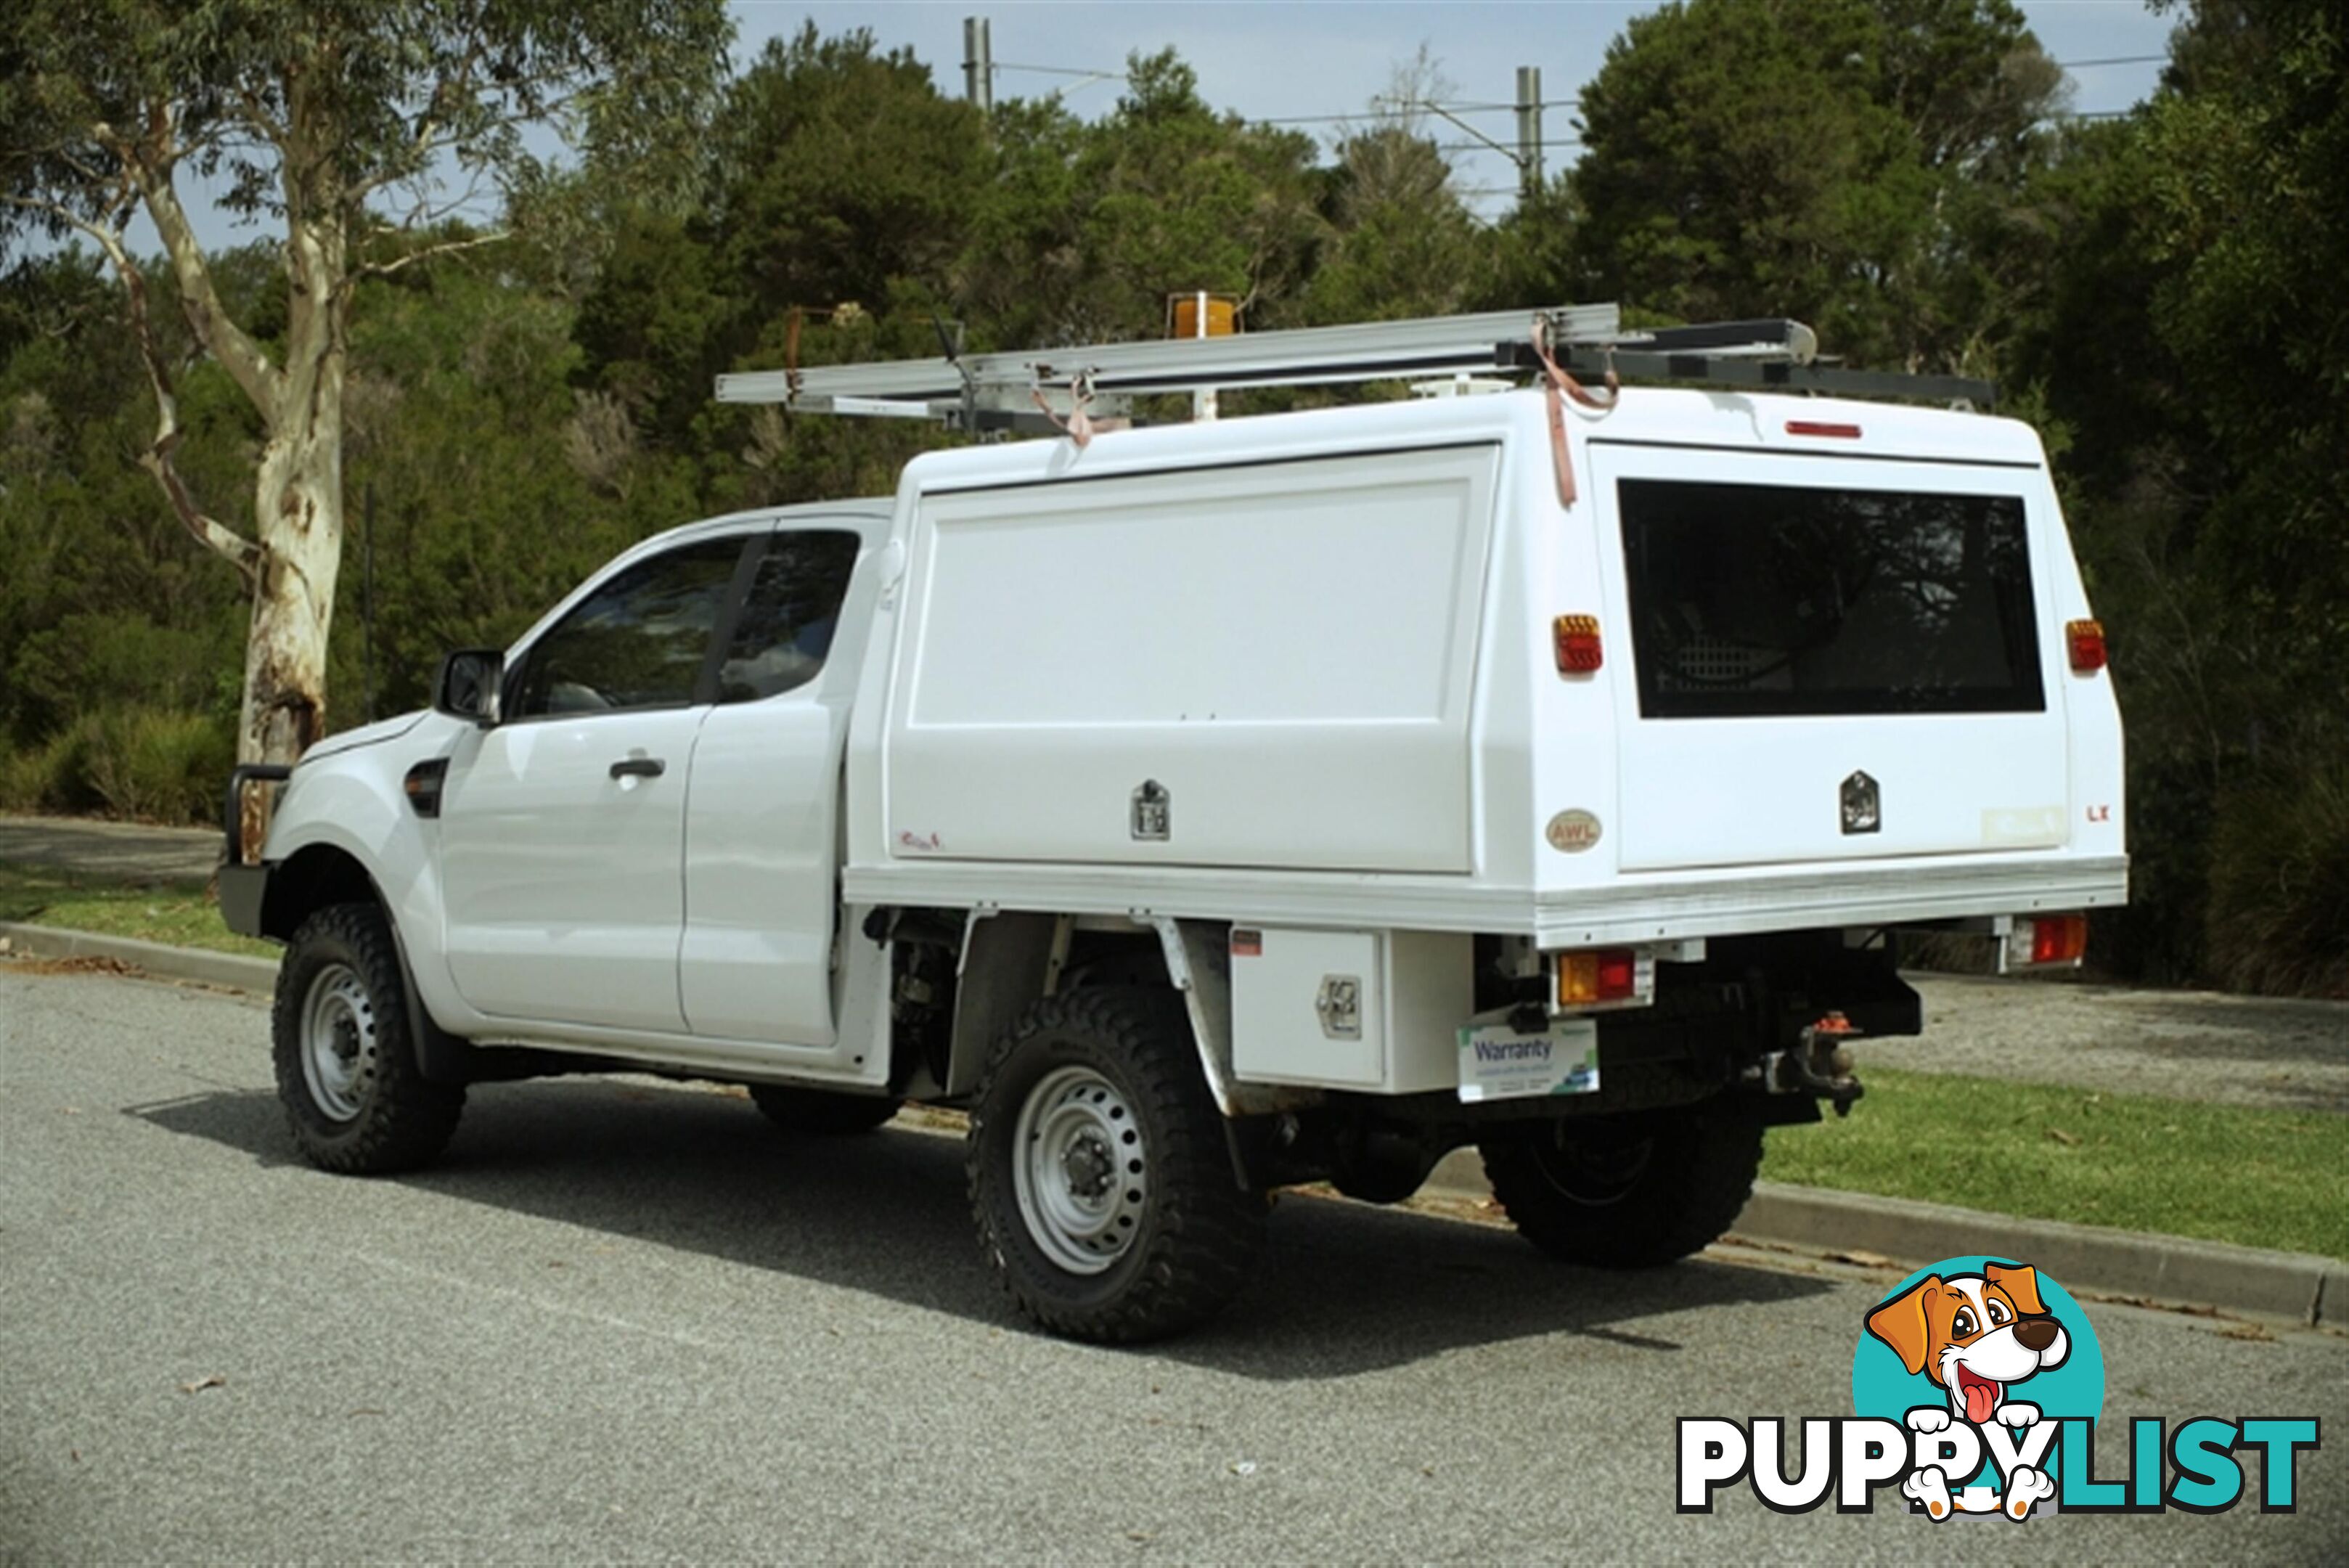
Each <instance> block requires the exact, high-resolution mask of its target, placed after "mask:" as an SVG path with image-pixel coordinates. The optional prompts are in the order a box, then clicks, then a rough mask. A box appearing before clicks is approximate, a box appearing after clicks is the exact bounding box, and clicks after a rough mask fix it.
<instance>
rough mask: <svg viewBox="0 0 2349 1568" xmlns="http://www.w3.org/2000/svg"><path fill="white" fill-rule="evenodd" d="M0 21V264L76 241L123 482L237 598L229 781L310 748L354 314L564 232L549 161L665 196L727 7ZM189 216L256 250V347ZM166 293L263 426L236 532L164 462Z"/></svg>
mask: <svg viewBox="0 0 2349 1568" xmlns="http://www.w3.org/2000/svg"><path fill="white" fill-rule="evenodd" d="M0 12H5V14H0V251H5V248H7V247H10V246H21V245H22V244H26V243H27V242H44V243H56V242H57V241H60V240H67V239H72V238H76V237H78V238H79V239H80V240H82V241H84V242H87V243H88V244H92V245H94V246H95V247H96V248H97V250H98V254H100V255H101V256H102V257H103V258H104V261H105V264H106V265H107V266H108V267H109V269H110V270H111V272H112V273H113V275H114V276H115V277H116V279H117V280H118V281H119V284H120V286H121V289H122V305H123V318H124V321H125V323H126V326H127V328H128V330H129V332H130V333H131V335H132V337H133V338H134V339H135V340H136V342H137V344H138V347H139V349H140V355H141V358H142V360H143V362H144V364H145V366H146V369H147V376H148V380H149V383H150V389H151V391H152V393H153V397H154V403H155V431H154V439H153V440H152V441H150V443H149V444H148V446H147V448H146V450H145V451H144V452H141V453H140V456H139V461H140V463H141V464H142V465H143V466H144V467H145V468H146V469H147V470H148V471H149V472H151V473H152V474H153V475H154V476H155V478H156V481H157V483H159V484H160V485H161V487H162V490H163V493H164V494H165V496H166V497H167V498H168V499H169V502H170V504H171V510H172V512H173V513H174V514H176V515H177V516H178V518H179V520H180V522H181V524H184V525H185V527H186V528H187V530H188V532H189V533H190V534H191V535H192V536H193V537H194V538H195V539H196V540H197V541H198V542H199V543H201V544H202V545H204V546H205V547H207V548H208V549H210V550H212V551H213V552H215V553H216V554H218V555H219V556H222V558H223V559H225V560H226V561H227V562H228V563H229V564H230V565H232V566H234V567H235V568H236V569H237V570H238V571H239V572H241V573H243V575H244V576H245V578H246V580H247V582H248V583H249V584H250V585H251V587H252V593H253V618H252V625H251V630H250V633H249V635H248V638H247V640H246V649H245V659H244V684H243V701H242V704H241V711H240V714H239V721H238V734H237V755H238V758H239V760H240V761H243V762H290V761H292V760H293V759H295V758H296V757H298V756H299V755H300V754H301V753H302V752H303V750H304V749H305V747H307V746H308V745H309V744H310V743H311V742H314V741H316V739H317V738H318V737H319V736H320V735H321V734H322V733H324V732H325V720H326V638H327V631H328V628H329V626H330V624H331V621H332V617H333V610H334V598H335V580H336V570H337V567H338V565H339V562H340V559H341V556H342V546H343V473H342V443H343V393H344V383H345V378H346V376H347V371H348V369H349V365H348V353H349V350H348V344H349V337H348V331H347V328H348V324H349V317H350V313H351V309H352V306H353V301H354V297H355V295H356V291H357V289H358V287H359V286H360V284H361V283H362V282H364V281H365V280H366V279H367V278H369V277H378V276H383V275H389V274H393V273H397V272H398V271H400V270H402V269H403V268H408V267H412V266H415V265H418V264H419V263H420V262H424V261H426V260H428V259H430V258H433V257H436V256H442V255H446V254H450V253H451V252H455V251H460V250H469V249H475V248H479V247H482V246H485V245H491V244H496V243H498V242H501V241H502V240H505V239H507V238H509V237H510V235H511V234H512V232H513V230H514V228H515V227H516V226H517V225H520V226H523V227H525V228H527V227H531V226H533V225H537V226H541V227H542V229H543V231H545V232H560V231H561V229H562V227H563V225H564V215H565V213H575V206H574V202H575V200H576V199H577V197H578V194H579V192H581V191H582V189H583V188H585V184H586V182H585V181H583V180H581V179H580V178H578V177H576V176H575V175H574V174H569V173H566V172H565V171H564V169H563V168H562V167H561V164H562V161H563V155H562V154H560V153H557V152H555V151H554V149H555V148H556V147H557V146H558V145H560V146H561V147H563V148H564V149H565V150H567V151H568V152H570V153H571V154H573V155H575V156H576V157H577V158H578V159H580V160H582V161H584V165H585V167H586V168H589V169H592V170H594V171H595V174H596V180H595V188H596V189H598V190H600V191H603V192H606V193H607V194H608V193H612V192H621V193H624V194H625V193H626V192H629V191H631V190H636V191H644V192H651V191H658V190H661V189H664V188H667V189H670V190H674V189H675V188H676V185H677V182H675V181H674V180H673V178H672V177H671V176H672V171H674V170H676V169H677V168H679V167H681V166H682V155H683V154H685V153H686V152H687V151H688V149H689V148H690V146H691V143H692V142H693V140H695V139H696V138H697V137H698V135H699V134H700V133H701V132H702V130H703V129H704V126H705V122H706V117H707V114H708V111H709V105H710V104H711V102H712V101H713V98H714V94H715V91H716V89H717V87H718V85H719V82H720V81H721V80H722V79H723V77H724V74H725V68H726V67H725V51H726V47H727V44H728V42H729V40H730V34H731V29H730V24H729V23H728V21H727V19H726V16H725V12H724V7H723V5H722V0H10V4H9V5H7V6H5V8H0ZM526 131H531V132H533V135H532V136H531V137H530V138H529V139H528V140H525V134H524V133H525V132H526ZM206 199H209V200H211V201H212V202H215V203H217V205H219V206H220V207H222V208H223V209H225V210H226V211H227V212H228V213H230V214H233V215H234V216H236V217H239V218H242V219H245V220H248V221H252V222H256V223H261V224H263V225H264V232H265V233H268V234H271V235H272V239H273V244H274V246H275V248H276V250H277V253H278V260H279V263H280V265H281V268H282V272H283V276H284V286H285V296H284V297H285V311H284V317H283V323H282V326H280V327H277V328H276V330H274V332H272V333H271V334H269V335H268V336H267V337H264V336H263V335H262V334H261V333H260V332H258V331H256V330H254V327H253V326H252V324H251V322H250V321H249V320H248V321H246V322H240V321H239V320H238V319H236V317H235V315H234V313H233V311H232V309H231V308H230V306H229V305H228V304H227V303H225V302H224V301H223V299H222V293H221V291H220V288H219V287H218V286H217V284H216V281H215V278H214V270H213V266H212V256H211V255H210V254H208V249H207V244H206V240H205V238H204V236H203V235H202V234H200V233H199V231H198V225H197V223H195V222H194V220H193V219H192V217H191V212H190V203H191V202H196V201H202V200H206ZM142 217H143V218H144V219H145V220H146V221H147V222H148V223H150V225H151V226H152V229H153V234H154V236H155V238H156V239H157V240H159V241H160V244H161V246H162V256H161V258H160V263H158V264H156V265H155V266H154V267H153V269H152V270H153V272H154V273H155V274H156V275H157V276H156V278H155V280H154V281H153V282H150V269H149V267H147V266H145V265H142V263H141V259H140V256H139V255H138V254H134V250H133V244H134V234H133V232H132V227H131V225H132V224H133V223H135V222H136V221H137V220H138V219H140V218H142ZM136 237H138V238H143V236H136ZM571 237H572V238H574V239H576V238H578V237H580V235H579V234H576V233H574V234H573V235H572V236H571ZM166 277H167V278H168V279H169V282H170V284H171V294H175V295H176V296H177V298H176V306H177V308H178V309H180V310H181V312H182V313H183V314H184V315H185V317H186V320H187V324H188V327H189V328H190V330H191V333H192V335H193V341H194V343H195V344H196V346H197V347H198V348H200V349H201V351H202V352H203V353H205V354H208V355H209V356H210V357H211V358H213V359H214V360H215V361H217V362H218V363H219V365H220V366H221V367H222V369H224V370H225V371H226V372H227V373H228V375H229V376H230V378H231V379H233V380H234V382H235V383H236V385H237V386H238V388H239V389H242V391H243V394H244V396H245V398H246V399H248V400H250V401H251V403H252V405H253V407H254V410H255V412H256V414H257V415H258V419H259V426H260V437H261V439H260V444H259V451H258V454H257V458H256V461H255V465H254V491H253V509H252V513H251V515H250V517H249V518H246V517H242V516H239V515H238V514H236V513H235V512H234V511H232V510H229V509H227V508H226V507H224V506H222V505H221V504H220V502H221V498H217V497H212V498H206V497H200V496H198V495H196V494H195V493H192V491H191V488H190V486H189V485H188V484H187V483H185V482H184V481H183V480H182V478H181V474H180V472H179V469H178V467H177V465H176V464H175V462H174V461H173V452H174V451H175V449H176V448H177V447H178V446H179V444H180V442H181V436H182V433H183V432H182V429H181V421H180V414H179V400H178V394H177V390H176V386H175V381H176V372H177V370H178V369H180V367H178V366H176V365H175V364H174V363H173V356H172V354H171V350H170V349H169V348H167V346H166V343H165V341H164V335H162V334H160V333H159V332H158V330H157V313H158V312H159V311H162V310H167V309H170V308H172V305H173V302H172V300H171V298H170V296H167V295H165V294H164V292H163V290H161V289H160V287H158V286H156V284H158V283H160V281H161V280H162V279H163V278H166Z"/></svg>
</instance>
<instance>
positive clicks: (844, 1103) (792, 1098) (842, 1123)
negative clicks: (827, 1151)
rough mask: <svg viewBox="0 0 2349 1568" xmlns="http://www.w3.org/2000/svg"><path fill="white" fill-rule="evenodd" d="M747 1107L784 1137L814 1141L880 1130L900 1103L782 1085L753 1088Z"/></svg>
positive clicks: (891, 1097) (880, 1097)
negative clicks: (794, 1135)
mask: <svg viewBox="0 0 2349 1568" xmlns="http://www.w3.org/2000/svg"><path fill="white" fill-rule="evenodd" d="M750 1103H751V1104H752V1105H755V1106H758V1107H759V1108H760V1109H761V1110H762V1111H764V1112H766V1114H767V1119H768V1120H769V1121H771V1122H772V1123H774V1124H775V1125H776V1126H777V1127H781V1128H782V1129H783V1130H784V1131H785V1132H788V1133H799V1134H802V1135H812V1136H814V1137H854V1136H855V1135H856V1134H858V1133H869V1132H872V1131H874V1130H875V1129H877V1128H879V1127H882V1126H884V1125H885V1123H887V1121H888V1120H889V1118H890V1117H892V1116H895V1115H896V1114H897V1106H899V1105H900V1104H901V1103H902V1102H901V1101H899V1100H898V1098H897V1097H896V1096H895V1095H843V1094H841V1093H839V1092H837V1091H835V1090H831V1089H798V1088H792V1087H791V1086H789V1085H783V1084H753V1085H750Z"/></svg>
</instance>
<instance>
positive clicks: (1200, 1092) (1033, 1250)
mask: <svg viewBox="0 0 2349 1568" xmlns="http://www.w3.org/2000/svg"><path fill="white" fill-rule="evenodd" d="M965 1159H966V1163H965V1169H966V1171H967V1173H968V1177H969V1182H970V1201H971V1209H972V1211H973V1213H974V1215H975V1217H976V1218H977V1220H978V1233H979V1239H980V1241H981V1242H982V1244H983V1245H984V1246H985V1248H986V1251H987V1255H988V1262H991V1263H992V1264H993V1265H994V1267H995V1271H996V1273H997V1276H998V1277H999V1279H1000V1280H1001V1281H1002V1282H1003V1286H1004V1288H1005V1289H1006V1290H1007V1291H1009V1293H1010V1295H1011V1299H1012V1300H1013V1301H1014V1302H1015V1303H1018V1305H1019V1310H1020V1311H1021V1312H1023V1313H1025V1314H1027V1315H1028V1316H1029V1317H1030V1318H1032V1319H1033V1320H1035V1322H1036V1323H1038V1324H1040V1325H1042V1326H1043V1327H1045V1328H1047V1329H1050V1331H1052V1332H1053V1333H1055V1334H1067V1335H1069V1336H1070V1337H1071V1338H1075V1339H1086V1340H1093V1341H1098V1342H1102V1343H1112V1344H1133V1343H1136V1342H1139V1341H1143V1340H1149V1339H1157V1338H1162V1337H1164V1335H1167V1334H1174V1333H1178V1332H1180V1331H1181V1330H1183V1329H1186V1328H1189V1327H1192V1326H1194V1325H1195V1324H1199V1323H1201V1322H1204V1321H1205V1320H1206V1319H1207V1318H1209V1317H1211V1316H1213V1315H1214V1314H1216V1313H1217V1312H1219V1311H1220V1310H1222V1308H1223V1306H1224V1305H1225V1303H1226V1302H1228V1301H1229V1300H1230V1299H1231V1297H1232V1295H1233V1294H1234V1293H1236V1292H1237V1290H1238V1289H1239V1287H1240V1284H1241V1282H1242V1281H1244V1280H1245V1279H1246V1278H1247V1271H1248V1265H1249V1264H1250V1262H1253V1261H1254V1259H1255V1257H1256V1254H1257V1251H1258V1250H1259V1249H1260V1248H1261V1246H1262V1244H1263V1240H1264V1221H1265V1213H1266V1209H1267V1205H1266V1202H1265V1196H1264V1194H1263V1193H1262V1192H1260V1191H1248V1190H1245V1189H1242V1188H1241V1186H1240V1185H1239V1182H1238V1179H1237V1177H1236V1176H1235V1174H1234V1172H1233V1169H1232V1159H1231V1152H1230V1146H1229V1144H1228V1143H1227V1142H1226V1137H1225V1134H1224V1127H1223V1117H1222V1116H1221V1114H1220V1113H1219V1112H1218V1111H1217V1110H1216V1104H1215V1101H1214V1099H1213V1098H1211V1097H1210V1096H1209V1094H1208V1092H1207V1085H1206V1080H1205V1078H1204V1077H1203V1075H1201V1073H1200V1071H1199V1060H1198V1053H1197V1051H1196V1049H1195V1047H1194V1045H1193V1044H1192V1041H1191V1028H1190V1022H1189V1019H1188V1018H1187V1016H1186V1015H1185V1012H1184V1008H1183V1002H1182V999H1181V998H1180V997H1179V996H1178V995H1176V994H1175V993H1174V992H1172V991H1168V990H1165V989H1164V988H1139V987H1108V988H1102V989H1099V990H1083V991H1077V992H1071V993H1068V994H1065V995H1062V996H1057V997H1048V998H1046V999H1045V1000H1043V1001H1040V1002H1037V1003H1036V1004H1035V1005H1034V1006H1033V1007H1031V1008H1030V1009H1029V1010H1028V1012H1026V1014H1024V1015H1023V1016H1022V1017H1021V1018H1020V1020H1019V1023H1016V1024H1014V1025H1013V1026H1012V1028H1011V1030H1010V1031H1009V1033H1007V1034H1005V1036H1004V1037H1003V1039H1002V1040H1001V1041H1000V1042H999V1043H998V1044H997V1045H996V1047H995V1050H994V1052H993V1054H991V1056H990V1058H989V1060H988V1064H987V1068H986V1070H985V1072H984V1074H983V1075H982V1076H981V1079H980V1083H979V1089H978V1098H977V1100H976V1102H975V1103H974V1104H973V1106H972V1108H971V1113H970V1138H969V1142H968V1146H967V1154H966V1157H965Z"/></svg>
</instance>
